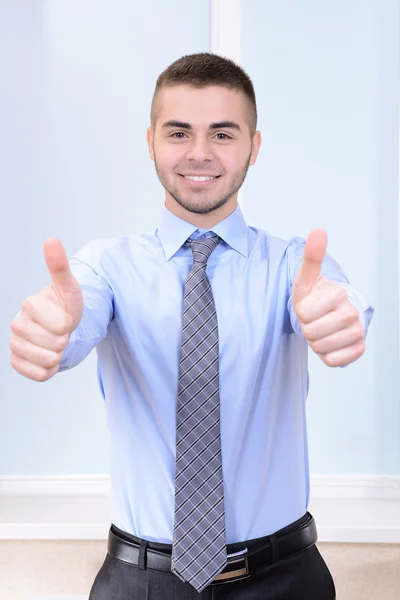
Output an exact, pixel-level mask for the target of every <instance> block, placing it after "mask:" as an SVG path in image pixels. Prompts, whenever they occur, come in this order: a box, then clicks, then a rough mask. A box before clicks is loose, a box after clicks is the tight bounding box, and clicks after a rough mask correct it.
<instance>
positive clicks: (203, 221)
mask: <svg viewBox="0 0 400 600" xmlns="http://www.w3.org/2000/svg"><path fill="white" fill-rule="evenodd" d="M165 206H166V207H167V208H168V210H169V211H170V212H172V214H174V215H175V216H177V217H179V218H180V219H183V220H184V221H187V222H188V223H191V225H196V227H198V228H199V229H212V227H214V225H217V223H220V222H221V221H223V220H224V219H226V218H227V217H229V215H231V214H232V213H233V212H234V211H235V210H236V207H237V194H235V196H234V197H232V198H230V199H229V200H228V202H226V203H225V204H224V205H223V206H220V207H219V208H216V209H215V210H213V211H211V212H209V213H205V214H199V213H195V212H191V211H190V210H187V209H186V208H183V206H181V205H180V204H178V202H177V201H176V200H174V198H172V196H170V195H169V194H168V193H167V194H166V200H165Z"/></svg>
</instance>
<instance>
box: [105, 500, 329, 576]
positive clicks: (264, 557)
mask: <svg viewBox="0 0 400 600" xmlns="http://www.w3.org/2000/svg"><path fill="white" fill-rule="evenodd" d="M317 539H318V535H317V528H316V525H315V521H314V518H313V516H312V515H311V514H310V513H308V512H307V513H306V515H305V517H304V520H303V521H301V523H300V524H299V525H297V526H296V527H295V528H293V529H290V526H288V527H284V528H283V529H280V530H279V531H277V532H276V533H275V534H274V535H270V536H267V537H265V538H263V544H262V546H257V545H256V546H253V547H249V548H247V547H246V542H243V548H242V549H240V550H239V551H237V552H231V553H230V554H228V562H227V565H226V566H225V568H224V570H223V571H222V572H221V573H220V574H219V575H217V577H216V578H215V579H214V581H212V582H211V584H210V585H218V584H221V583H231V582H232V581H237V580H239V579H245V578H247V577H251V576H252V575H254V574H255V573H258V572H259V571H261V570H262V569H265V568H266V567H268V566H270V565H272V564H273V563H275V562H276V561H278V560H280V559H281V558H285V557H287V556H289V555H291V554H295V553H296V552H300V551H301V550H305V549H306V548H308V547H309V546H312V545H313V544H315V542H316V541H317ZM143 544H144V545H143ZM229 546H233V545H232V544H231V545H229V544H228V546H227V551H228V552H229ZM234 546H235V548H237V546H238V544H234ZM107 549H108V553H109V554H110V555H111V556H113V557H114V558H117V559H118V560H122V561H124V562H126V563H129V564H131V565H136V566H140V567H141V568H146V569H153V570H155V571H164V572H170V573H172V571H171V552H168V551H166V552H164V551H163V552H161V551H159V550H155V549H152V548H149V547H148V546H147V543H146V542H145V541H144V540H143V541H142V544H136V543H134V542H130V541H127V540H125V539H122V538H121V537H119V536H118V535H115V533H113V531H112V528H110V530H109V534H108V546H107Z"/></svg>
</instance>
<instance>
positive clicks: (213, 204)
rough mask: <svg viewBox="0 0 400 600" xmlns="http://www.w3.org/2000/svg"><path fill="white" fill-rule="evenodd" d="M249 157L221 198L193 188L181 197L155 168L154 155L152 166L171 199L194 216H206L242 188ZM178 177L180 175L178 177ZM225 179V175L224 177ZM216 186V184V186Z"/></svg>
mask: <svg viewBox="0 0 400 600" xmlns="http://www.w3.org/2000/svg"><path fill="white" fill-rule="evenodd" d="M250 157H251V155H249V157H248V158H247V160H246V163H245V165H244V167H243V168H242V169H240V170H239V171H236V172H235V174H234V175H233V178H232V184H231V186H230V187H231V189H230V190H229V191H228V193H225V194H224V195H223V196H222V198H221V197H220V198H213V197H212V193H211V194H210V193H209V192H207V190H206V189H200V188H197V189H195V188H193V189H192V190H188V194H187V196H185V197H183V196H182V195H181V194H180V193H179V192H178V189H177V187H176V186H175V187H173V186H172V185H171V184H169V183H168V176H167V174H166V173H165V172H164V171H162V170H161V169H159V168H158V167H157V160H156V157H155V154H154V166H155V169H156V173H157V176H158V179H159V180H160V183H161V185H162V186H163V188H164V189H165V190H166V191H167V192H168V193H169V194H170V195H171V196H172V198H173V199H174V200H175V201H176V202H177V203H178V204H179V205H180V206H182V208H184V209H185V210H188V211H189V212H192V213H195V214H198V215H200V214H202V215H204V214H207V213H210V212H213V211H214V210H217V209H218V208H221V206H224V204H226V203H227V202H228V201H229V200H230V198H232V196H234V195H235V194H236V193H237V192H238V191H239V190H240V188H241V187H242V185H243V182H244V180H245V179H246V175H247V171H248V169H249V164H250ZM178 177H180V175H178ZM224 177H225V175H224ZM217 185H218V184H217Z"/></svg>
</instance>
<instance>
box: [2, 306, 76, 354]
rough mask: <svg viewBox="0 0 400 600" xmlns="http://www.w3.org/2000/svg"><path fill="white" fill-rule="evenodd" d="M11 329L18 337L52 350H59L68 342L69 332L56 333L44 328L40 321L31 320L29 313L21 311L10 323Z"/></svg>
mask: <svg viewBox="0 0 400 600" xmlns="http://www.w3.org/2000/svg"><path fill="white" fill-rule="evenodd" d="M10 327H11V331H12V332H13V333H14V334H15V335H16V336H17V337H19V338H22V339H25V340H27V341H28V342H31V343H32V344H35V345H36V346H40V347H41V348H45V349H46V350H50V351H52V352H61V351H62V350H63V349H64V348H65V346H66V345H67V343H68V340H69V336H70V334H69V333H64V334H63V335H57V334H55V333H51V331H48V330H47V329H45V328H44V327H43V326H42V325H40V323H37V322H36V321H33V320H32V318H31V316H30V314H28V313H27V312H24V311H23V312H21V315H20V316H19V317H18V318H15V319H14V320H13V322H12V323H11V326H10Z"/></svg>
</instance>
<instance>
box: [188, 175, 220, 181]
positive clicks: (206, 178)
mask: <svg viewBox="0 0 400 600" xmlns="http://www.w3.org/2000/svg"><path fill="white" fill-rule="evenodd" d="M184 177H185V179H190V180H191V181H210V180H211V179H216V177H192V176H190V175H185V176H184Z"/></svg>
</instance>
